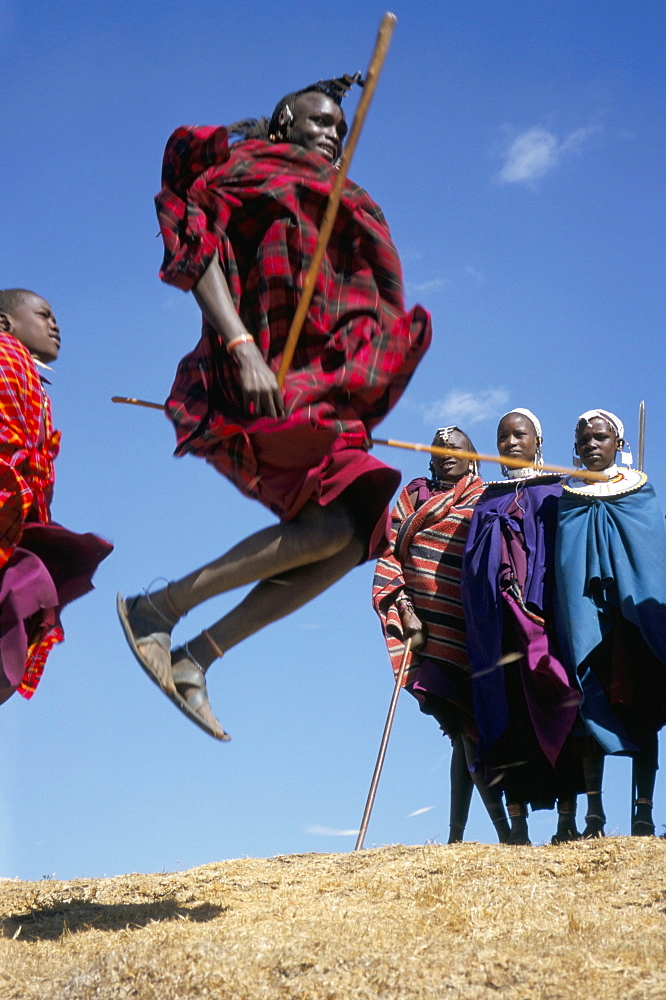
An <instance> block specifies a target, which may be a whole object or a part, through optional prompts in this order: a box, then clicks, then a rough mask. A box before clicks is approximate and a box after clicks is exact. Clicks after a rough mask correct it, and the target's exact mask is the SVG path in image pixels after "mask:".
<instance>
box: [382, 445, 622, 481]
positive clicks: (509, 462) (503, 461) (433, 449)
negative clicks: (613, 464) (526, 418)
mask: <svg viewBox="0 0 666 1000" xmlns="http://www.w3.org/2000/svg"><path fill="white" fill-rule="evenodd" d="M372 443H373V444H385V445H388V447H389V448H406V449H408V450H409V451H429V452H430V454H431V455H443V456H447V457H448V456H449V455H454V456H457V457H458V458H469V459H471V460H472V461H474V462H497V463H498V464H499V465H505V466H506V467H507V468H508V469H524V468H525V467H526V466H525V460H524V459H521V458H511V456H510V455H480V454H479V453H478V452H476V451H459V450H458V449H457V448H444V447H442V446H441V445H438V444H412V443H411V442H410V441H393V440H391V438H386V439H385V440H382V439H380V438H373V439H372ZM528 464H529V463H528ZM539 470H543V471H544V472H556V473H558V474H559V475H563V476H575V477H577V478H578V479H587V480H590V481H592V480H594V481H595V482H600V483H605V482H606V481H607V480H608V476H607V475H605V473H603V472H590V470H589V469H569V468H567V466H566V465H541V466H539Z"/></svg>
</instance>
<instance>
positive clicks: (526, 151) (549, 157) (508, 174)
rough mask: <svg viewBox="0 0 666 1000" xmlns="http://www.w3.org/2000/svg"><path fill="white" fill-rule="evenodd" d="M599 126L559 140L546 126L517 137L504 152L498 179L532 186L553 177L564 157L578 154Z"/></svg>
mask: <svg viewBox="0 0 666 1000" xmlns="http://www.w3.org/2000/svg"><path fill="white" fill-rule="evenodd" d="M599 131H600V127H599V126H598V125H587V126H585V127H584V128H577V129H574V130H573V131H571V132H568V133H567V134H566V135H564V136H562V137H561V138H558V136H557V135H555V133H554V132H549V131H548V129H547V128H544V127H543V125H534V126H532V128H528V129H526V130H525V131H524V132H521V133H520V134H519V135H517V136H515V137H514V138H513V139H512V140H511V142H510V143H509V145H508V146H507V147H506V148H505V149H504V150H503V152H502V154H501V155H502V158H503V160H504V165H503V166H502V169H501V170H500V172H499V175H498V179H499V180H500V181H502V182H504V183H505V184H533V183H534V181H537V180H540V179H541V178H542V177H545V175H546V174H549V173H551V171H553V170H554V169H555V168H556V167H557V166H558V165H559V163H560V162H561V161H562V159H563V157H565V156H568V155H570V154H571V153H577V152H579V151H580V150H581V149H582V148H583V146H585V144H586V143H587V142H588V141H589V139H590V137H591V136H592V135H593V134H595V133H596V132H599Z"/></svg>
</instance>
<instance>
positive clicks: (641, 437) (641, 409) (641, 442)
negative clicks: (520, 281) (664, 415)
mask: <svg viewBox="0 0 666 1000" xmlns="http://www.w3.org/2000/svg"><path fill="white" fill-rule="evenodd" d="M636 465H637V468H638V471H639V472H642V471H643V466H644V465H645V400H644V399H641V401H640V403H639V404H638V457H637V460H636ZM631 769H632V775H631V825H630V827H629V829H630V830H633V828H634V822H635V820H636V796H637V795H638V787H637V785H636V781H635V779H634V775H633V762H632V768H631Z"/></svg>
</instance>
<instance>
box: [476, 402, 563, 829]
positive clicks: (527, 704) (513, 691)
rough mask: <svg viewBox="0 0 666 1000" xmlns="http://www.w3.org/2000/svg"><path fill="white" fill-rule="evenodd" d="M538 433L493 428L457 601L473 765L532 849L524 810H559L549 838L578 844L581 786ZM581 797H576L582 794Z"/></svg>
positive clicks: (510, 416)
mask: <svg viewBox="0 0 666 1000" xmlns="http://www.w3.org/2000/svg"><path fill="white" fill-rule="evenodd" d="M542 444H543V437H542V433H541V424H540V423H539V421H538V419H537V418H536V417H535V416H534V414H533V413H531V412H530V410H526V409H522V408H518V409H515V410H512V411H510V412H509V413H506V414H505V415H504V416H503V417H502V419H501V420H500V422H499V426H498V428H497V449H498V452H499V454H500V455H501V456H505V457H510V458H513V459H518V460H521V461H524V466H522V467H521V468H518V469H507V468H505V467H503V468H502V471H503V473H504V475H505V477H506V479H505V481H503V482H499V483H491V484H489V485H488V486H487V487H486V490H485V491H484V493H483V496H482V497H481V498H480V499H479V501H478V503H477V506H476V509H475V512H474V517H473V519H472V524H471V527H470V531H469V535H468V538H467V546H466V551H465V558H464V566H463V581H462V597H463V606H464V609H465V618H466V621H467V647H468V652H469V659H470V663H471V665H472V692H473V699H474V714H475V719H476V724H477V728H478V732H479V746H478V763H479V766H481V767H482V768H483V769H484V770H485V772H486V774H487V776H488V779H489V780H494V781H497V782H499V783H500V784H501V786H502V787H503V789H504V791H505V794H506V799H507V805H508V811H509V818H510V820H511V833H510V835H509V840H508V842H509V843H511V844H529V842H530V841H529V837H528V830H527V807H528V804H529V805H531V806H532V808H533V809H552V808H553V806H554V804H555V800H558V801H559V817H558V830H557V834H556V835H555V838H554V839H556V840H557V841H558V842H559V841H561V840H571V839H575V838H576V837H577V836H578V832H577V830H576V826H575V795H576V793H577V791H578V790H579V788H581V784H582V781H581V780H580V778H579V776H578V775H577V773H576V768H575V767H574V766H573V764H572V762H570V761H569V760H568V759H567V757H568V748H567V750H566V751H565V749H564V748H565V743H566V741H567V737H568V736H569V733H570V732H571V729H572V727H573V725H574V723H575V721H576V717H577V711H578V702H579V700H580V695H579V692H578V689H577V686H576V684H575V681H573V682H572V681H571V680H570V679H569V677H568V676H567V672H566V670H565V668H564V666H563V665H562V663H561V661H560V656H559V650H558V645H557V637H556V635H555V626H554V617H553V609H552V590H551V581H552V570H553V566H554V554H555V527H556V520H557V501H558V497H559V495H560V494H561V492H562V486H561V483H560V480H559V477H556V476H553V475H544V474H543V472H542V471H541V465H542V462H543V460H542V456H541V448H542ZM581 790H582V788H581Z"/></svg>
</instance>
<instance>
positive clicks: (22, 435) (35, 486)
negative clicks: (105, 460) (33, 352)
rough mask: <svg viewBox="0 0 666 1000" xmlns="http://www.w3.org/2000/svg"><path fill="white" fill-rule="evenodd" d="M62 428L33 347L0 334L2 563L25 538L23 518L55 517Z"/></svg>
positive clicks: (0, 555)
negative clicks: (53, 501)
mask: <svg viewBox="0 0 666 1000" xmlns="http://www.w3.org/2000/svg"><path fill="white" fill-rule="evenodd" d="M59 447H60V431H54V430H53V424H52V420H51V404H50V401H49V398H48V396H47V395H46V393H45V392H44V389H43V388H42V383H41V379H40V377H39V375H38V373H37V368H36V367H35V363H34V361H33V360H32V358H31V357H30V353H29V352H28V350H27V349H26V348H25V347H24V346H23V344H21V343H20V342H19V341H18V340H16V338H15V337H12V336H10V334H7V333H0V504H1V506H0V567H1V566H3V565H4V564H5V563H6V562H7V560H8V559H9V557H10V556H11V554H12V552H13V551H14V548H15V547H16V544H17V542H18V540H19V539H20V537H21V531H22V526H23V522H24V521H25V520H26V518H27V517H28V516H30V519H31V520H34V521H41V522H42V523H44V524H46V523H48V522H49V521H50V519H51V516H50V512H49V503H50V500H51V495H52V493H53V483H54V481H55V471H54V464H53V463H54V461H55V458H56V455H57V454H58V450H59Z"/></svg>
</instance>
